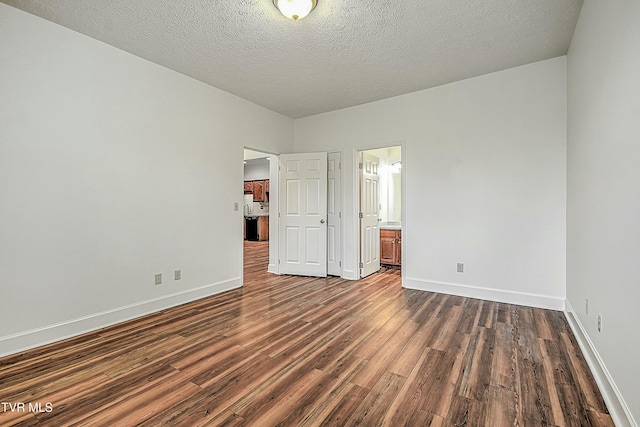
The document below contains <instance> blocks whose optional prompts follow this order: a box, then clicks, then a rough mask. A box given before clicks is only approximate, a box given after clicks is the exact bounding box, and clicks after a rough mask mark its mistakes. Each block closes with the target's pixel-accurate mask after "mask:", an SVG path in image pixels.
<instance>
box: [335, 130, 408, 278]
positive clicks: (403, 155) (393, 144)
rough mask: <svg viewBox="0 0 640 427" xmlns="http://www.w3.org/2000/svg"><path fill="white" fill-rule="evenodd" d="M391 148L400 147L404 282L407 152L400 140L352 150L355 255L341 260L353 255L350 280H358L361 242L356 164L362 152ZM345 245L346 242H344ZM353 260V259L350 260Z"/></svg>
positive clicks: (402, 271) (402, 273)
mask: <svg viewBox="0 0 640 427" xmlns="http://www.w3.org/2000/svg"><path fill="white" fill-rule="evenodd" d="M392 147H400V158H401V161H402V169H401V170H400V195H401V197H402V200H401V202H400V206H401V210H402V214H401V224H402V225H401V232H402V239H401V243H400V248H401V257H402V258H401V264H402V269H401V278H402V283H403V284H404V280H405V274H406V271H407V269H406V268H405V259H406V258H405V254H406V251H405V247H406V242H407V237H408V236H406V235H405V230H406V228H407V208H406V206H407V196H406V195H407V185H406V182H407V181H406V159H407V152H406V144H405V141H404V140H400V141H396V142H391V143H388V144H381V145H374V146H369V147H364V148H354V149H353V166H352V167H353V194H354V198H353V217H352V221H353V227H354V230H355V241H352V245H353V247H354V249H355V253H353V254H345V252H343V260H344V256H345V255H350V257H351V256H353V255H355V266H356V268H355V271H356V273H357V274H356V278H354V279H352V280H360V268H359V263H360V256H361V254H360V240H361V236H360V218H359V213H360V178H361V176H360V169H359V168H358V163H359V162H360V153H361V152H363V151H370V150H378V149H384V148H392ZM345 244H346V242H345ZM351 259H353V258H351Z"/></svg>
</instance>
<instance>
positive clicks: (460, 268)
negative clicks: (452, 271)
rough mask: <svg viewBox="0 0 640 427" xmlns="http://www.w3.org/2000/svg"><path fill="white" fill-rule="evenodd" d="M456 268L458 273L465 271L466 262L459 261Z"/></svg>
mask: <svg viewBox="0 0 640 427" xmlns="http://www.w3.org/2000/svg"><path fill="white" fill-rule="evenodd" d="M456 269H457V271H458V273H464V264H463V263H461V262H459V263H458V265H457V266H456Z"/></svg>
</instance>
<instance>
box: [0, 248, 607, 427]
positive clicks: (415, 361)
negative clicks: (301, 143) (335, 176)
mask: <svg viewBox="0 0 640 427" xmlns="http://www.w3.org/2000/svg"><path fill="white" fill-rule="evenodd" d="M268 259H269V256H268V244H267V242H245V272H244V279H245V283H244V287H243V288H241V289H234V290H230V291H228V292H224V293H221V294H218V295H214V296H211V297H208V298H203V299H200V300H197V301H193V302H191V303H188V304H183V305H180V306H177V307H173V308H169V309H166V310H161V311H159V312H157V313H152V314H149V315H146V316H143V317H141V318H139V319H133V320H131V321H128V322H124V323H121V324H118V325H114V326H112V327H109V328H105V329H102V330H99V331H94V332H91V333H88V334H85V335H82V336H79V337H74V338H70V339H67V340H64V341H61V342H58V343H53V344H50V345H47V346H43V347H40V348H36V349H33V350H30V351H24V352H21V353H19V354H16V355H12V356H9V357H5V358H2V359H0V402H11V403H12V404H15V403H19V402H22V403H25V404H27V405H28V403H29V402H35V403H38V404H42V405H44V404H46V403H50V404H52V405H53V410H52V411H51V412H38V413H36V412H30V411H28V410H26V411H15V410H14V411H13V412H12V411H11V410H8V409H3V408H2V407H0V426H3V427H4V426H30V427H31V426H69V425H91V426H93V425H118V426H125V427H127V426H145V427H152V426H153V427H155V426H189V427H191V426H264V425H277V426H296V427H297V426H350V425H363V426H382V425H384V426H394V427H395V426H403V425H406V426H445V425H446V426H452V425H467V426H485V425H486V426H488V425H491V426H493V425H496V426H498V425H499V426H503V425H505V426H506V425H517V426H536V427H537V426H539V425H557V426H559V427H561V426H574V425H591V426H612V425H613V423H612V421H611V417H610V415H609V414H608V412H607V408H606V406H605V404H604V401H603V399H602V396H601V395H600V393H599V391H598V388H597V385H596V384H595V381H594V379H593V376H592V375H591V373H590V372H589V368H588V366H587V364H586V361H585V360H584V357H583V356H582V354H581V352H580V349H579V347H578V345H577V343H576V341H575V338H574V337H573V335H572V334H571V330H570V328H569V326H568V324H567V322H566V319H565V317H564V314H563V313H562V312H557V311H550V310H541V309H537V308H535V309H534V308H530V307H522V306H516V305H510V304H505V303H497V302H491V301H482V300H477V299H472V298H462V297H457V296H453V295H444V294H437V293H432V292H422V291H417V290H411V289H403V288H402V287H401V271H400V270H399V269H383V270H381V271H380V272H379V273H376V274H373V275H371V276H369V277H367V278H366V279H363V280H359V281H349V280H343V279H341V278H337V277H330V278H314V277H297V276H276V275H273V274H270V273H268V272H267V271H266V269H267V263H268ZM14 408H15V407H14ZM27 408H28V406H27Z"/></svg>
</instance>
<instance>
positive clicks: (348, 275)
mask: <svg viewBox="0 0 640 427" xmlns="http://www.w3.org/2000/svg"><path fill="white" fill-rule="evenodd" d="M342 278H343V279H345V280H358V274H357V273H356V272H355V271H354V270H347V269H346V268H343V269H342Z"/></svg>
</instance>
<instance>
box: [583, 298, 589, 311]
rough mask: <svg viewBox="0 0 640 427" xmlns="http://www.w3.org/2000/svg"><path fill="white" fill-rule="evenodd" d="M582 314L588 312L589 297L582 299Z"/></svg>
mask: <svg viewBox="0 0 640 427" xmlns="http://www.w3.org/2000/svg"><path fill="white" fill-rule="evenodd" d="M584 314H589V299H588V298H585V299H584Z"/></svg>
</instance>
